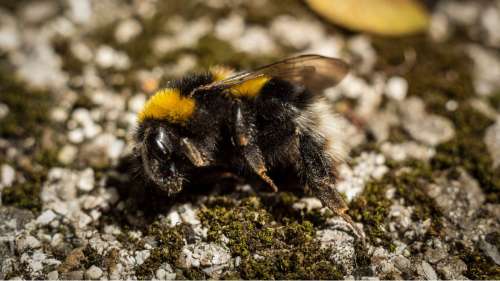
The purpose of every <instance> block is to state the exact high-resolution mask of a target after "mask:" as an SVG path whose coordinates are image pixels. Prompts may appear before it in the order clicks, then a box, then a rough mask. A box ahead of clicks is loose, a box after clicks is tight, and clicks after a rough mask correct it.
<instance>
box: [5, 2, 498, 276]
mask: <svg viewBox="0 0 500 281" xmlns="http://www.w3.org/2000/svg"><path fill="white" fill-rule="evenodd" d="M178 2H179V1H174V0H167V1H155V0H142V1H126V2H124V1H116V0H67V1H66V0H60V1H59V0H57V1H34V0H33V1H30V0H27V1H3V2H2V3H1V4H0V56H1V58H2V63H0V85H1V86H0V91H1V94H0V279H78V280H80V279H92V280H106V279H158V280H174V279H208V278H212V279H222V278H225V279H287V280H288V279H361V278H363V277H365V278H379V279H437V278H438V279H466V278H467V279H500V255H499V253H500V249H499V241H500V231H499V229H500V225H499V222H500V197H499V196H500V195H499V194H500V170H499V169H500V160H499V157H500V156H499V154H498V153H499V152H500V145H499V143H500V141H499V140H500V138H499V127H500V125H499V120H500V84H499V81H500V80H499V79H498V77H499V73H500V67H499V65H500V63H499V61H500V54H499V53H498V51H497V49H496V48H497V47H498V46H499V42H500V39H499V36H498V30H500V22H499V20H498V15H499V14H500V6H499V5H498V3H497V2H498V1H496V2H495V1H473V0H470V1H458V2H457V1H451V0H443V1H440V2H439V4H437V5H436V6H435V7H434V9H433V10H432V11H431V13H432V23H431V27H430V30H429V31H428V34H422V35H417V36H412V37H409V38H380V37H375V36H369V35H366V34H356V33H352V32H350V33H348V32H346V31H344V30H342V29H337V28H335V27H332V26H331V25H330V24H328V23H327V22H325V21H322V20H320V18H318V17H317V16H316V15H314V14H312V12H311V11H310V10H308V9H305V6H304V5H303V3H301V2H300V1H296V0H291V1H286V3H281V2H282V1H270V0H262V1H225V0H210V1H201V0H192V1H188V2H189V3H187V4H185V3H183V4H179V3H178ZM471 42H474V43H473V44H472V43H471ZM297 53H318V54H322V55H328V56H335V57H340V58H342V59H344V60H346V61H348V62H349V63H350V64H351V68H352V69H351V72H350V74H349V75H348V76H347V77H346V79H345V80H344V81H343V82H342V83H341V84H339V85H338V86H337V87H334V88H331V89H327V90H326V91H325V93H324V95H325V97H326V98H327V100H328V101H329V102H331V104H332V108H334V109H335V110H336V112H337V113H338V115H339V117H340V120H342V122H344V123H345V124H344V125H345V128H346V130H345V131H344V132H343V133H344V134H345V136H346V139H347V140H348V143H347V146H348V147H349V149H351V152H350V155H349V157H348V159H347V161H346V163H344V164H342V165H341V166H340V167H339V179H338V184H337V188H338V190H339V191H340V192H341V193H342V194H343V195H345V198H346V199H347V200H346V201H347V202H348V204H349V208H350V210H349V211H348V213H349V215H350V216H351V217H352V218H353V220H354V221H355V222H356V223H357V225H358V227H359V228H360V229H361V230H362V231H363V233H364V234H365V243H364V244H362V243H359V240H358V239H357V238H356V236H355V235H354V234H353V233H352V230H351V229H350V228H349V227H348V225H347V224H346V223H345V222H344V221H343V220H341V219H339V218H337V217H335V216H333V215H332V213H331V212H330V211H329V210H328V209H326V208H324V207H323V206H322V204H321V202H320V201H319V200H318V199H317V198H313V197H311V195H310V194H308V193H306V192H304V190H303V189H291V188H289V186H286V185H284V186H280V191H279V192H277V193H270V192H267V190H265V189H262V188H261V187H260V186H258V185H254V184H253V183H251V182H246V181H243V182H240V181H232V180H227V179H224V180H222V179H221V180H220V181H217V182H216V183H215V184H207V185H203V186H196V185H194V186H190V187H189V188H187V189H186V190H184V191H183V192H181V193H180V194H179V195H178V196H176V197H174V198H169V197H168V196H166V195H165V194H163V193H161V192H160V191H159V190H157V189H154V188H153V187H151V186H149V185H147V184H145V183H144V182H143V181H142V179H141V178H138V177H137V173H135V170H136V166H137V165H134V164H133V163H130V161H129V158H128V156H129V155H130V154H131V153H132V142H131V137H130V136H131V135H132V133H133V131H134V129H135V126H136V115H137V112H138V111H140V110H141V107H142V106H143V105H144V103H145V102H146V100H147V98H148V97H149V96H150V95H151V94H152V93H154V92H155V91H156V90H157V89H158V88H159V87H162V86H164V85H166V82H167V81H168V80H170V79H173V78H178V77H180V76H182V75H184V74H186V73H188V72H191V71H199V70H206V69H207V68H208V67H210V66H212V65H215V64H225V65H229V66H231V67H234V68H235V69H237V70H245V69H251V68H254V67H257V66H259V65H263V64H267V63H270V62H272V61H275V60H277V59H279V58H283V57H287V56H291V55H293V54H297Z"/></svg>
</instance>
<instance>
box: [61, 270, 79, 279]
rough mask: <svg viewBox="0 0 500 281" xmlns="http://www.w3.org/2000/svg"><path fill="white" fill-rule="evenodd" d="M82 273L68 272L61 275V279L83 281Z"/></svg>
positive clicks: (76, 271) (77, 271)
mask: <svg viewBox="0 0 500 281" xmlns="http://www.w3.org/2000/svg"><path fill="white" fill-rule="evenodd" d="M83 277H84V272H83V270H75V271H70V272H68V273H65V274H63V276H62V278H63V279H64V280H83Z"/></svg>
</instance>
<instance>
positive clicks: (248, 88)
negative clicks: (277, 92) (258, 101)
mask: <svg viewBox="0 0 500 281" xmlns="http://www.w3.org/2000/svg"><path fill="white" fill-rule="evenodd" d="M269 80H271V78H269V77H267V76H262V77H258V78H255V79H252V80H248V81H245V82H244V83H242V84H239V85H236V86H233V87H232V88H231V89H230V92H231V95H233V96H235V97H250V98H255V97H257V96H258V95H259V93H260V91H261V90H262V87H264V85H266V83H267V82H268V81H269Z"/></svg>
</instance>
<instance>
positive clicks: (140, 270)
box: [135, 221, 189, 280]
mask: <svg viewBox="0 0 500 281" xmlns="http://www.w3.org/2000/svg"><path fill="white" fill-rule="evenodd" d="M188 232H189V226H187V225H178V226H175V227H172V228H170V227H168V226H166V225H163V224H162V223H161V222H158V221H157V222H155V223H153V224H152V225H151V226H150V227H149V228H148V230H147V232H146V235H147V236H153V237H154V238H155V241H157V242H158V245H157V246H156V247H155V248H154V249H153V250H152V251H151V255H150V256H149V258H147V259H146V260H145V261H144V263H143V264H141V265H139V266H138V267H137V268H136V271H135V272H136V276H137V278H138V279H141V280H143V279H151V278H153V277H154V274H155V272H156V270H157V269H158V268H159V267H160V265H161V264H162V263H169V264H172V265H175V264H176V263H177V259H178V258H179V255H180V253H181V250H182V247H184V245H185V244H186V237H187V235H188V234H187V233H188Z"/></svg>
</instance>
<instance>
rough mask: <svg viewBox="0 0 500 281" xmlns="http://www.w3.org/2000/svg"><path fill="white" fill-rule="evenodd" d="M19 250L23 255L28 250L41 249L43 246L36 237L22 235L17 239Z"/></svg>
mask: <svg viewBox="0 0 500 281" xmlns="http://www.w3.org/2000/svg"><path fill="white" fill-rule="evenodd" d="M16 246H17V250H18V251H19V252H20V253H22V252H24V250H27V249H36V248H40V247H41V246H42V244H41V243H40V241H38V239H36V238H35V237H34V236H31V235H26V234H22V235H21V236H19V237H17V238H16Z"/></svg>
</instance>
